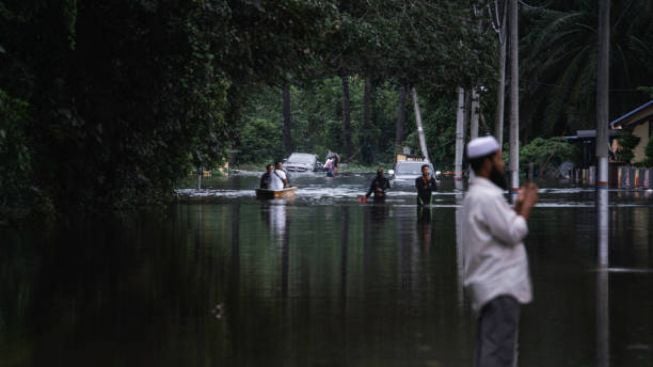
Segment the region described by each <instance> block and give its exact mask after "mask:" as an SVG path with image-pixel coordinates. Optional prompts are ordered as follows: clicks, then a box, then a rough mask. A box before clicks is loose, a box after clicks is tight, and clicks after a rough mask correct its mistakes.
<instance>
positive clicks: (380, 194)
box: [365, 167, 390, 202]
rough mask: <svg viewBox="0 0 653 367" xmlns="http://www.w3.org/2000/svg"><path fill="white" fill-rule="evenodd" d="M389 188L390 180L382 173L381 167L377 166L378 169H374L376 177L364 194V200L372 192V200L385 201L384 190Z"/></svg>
mask: <svg viewBox="0 0 653 367" xmlns="http://www.w3.org/2000/svg"><path fill="white" fill-rule="evenodd" d="M389 188H390V181H389V180H388V179H387V178H385V176H384V175H383V168H381V167H379V169H377V170H376V177H374V180H372V184H371V185H370V189H369V190H367V194H365V201H367V198H369V197H370V195H372V194H374V202H383V201H385V190H387V189H389Z"/></svg>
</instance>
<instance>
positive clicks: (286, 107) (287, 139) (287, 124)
mask: <svg viewBox="0 0 653 367" xmlns="http://www.w3.org/2000/svg"><path fill="white" fill-rule="evenodd" d="M282 99H283V102H282V105H283V146H284V149H285V151H286V154H290V153H292V151H293V145H292V135H291V132H292V115H291V112H290V86H289V85H288V84H287V83H286V84H284V85H283V89H282Z"/></svg>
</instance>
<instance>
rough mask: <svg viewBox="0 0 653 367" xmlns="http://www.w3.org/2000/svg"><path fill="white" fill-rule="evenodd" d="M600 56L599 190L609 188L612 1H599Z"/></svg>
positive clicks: (597, 181) (597, 77) (597, 86)
mask: <svg viewBox="0 0 653 367" xmlns="http://www.w3.org/2000/svg"><path fill="white" fill-rule="evenodd" d="M598 38H599V55H598V68H597V75H596V158H597V163H598V167H597V168H598V177H597V180H596V186H597V187H598V188H607V187H608V140H609V137H608V118H609V116H608V114H609V104H610V96H609V94H608V91H609V87H610V66H609V65H610V1H609V0H599V34H598Z"/></svg>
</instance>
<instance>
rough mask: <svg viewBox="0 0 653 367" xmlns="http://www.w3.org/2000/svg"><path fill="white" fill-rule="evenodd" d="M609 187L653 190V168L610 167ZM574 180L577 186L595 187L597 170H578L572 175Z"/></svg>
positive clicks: (592, 167) (590, 168) (591, 168)
mask: <svg viewBox="0 0 653 367" xmlns="http://www.w3.org/2000/svg"><path fill="white" fill-rule="evenodd" d="M609 170H610V173H609V177H610V182H609V187H610V188H611V189H621V190H648V189H653V168H639V167H633V166H617V165H612V164H611V165H610V166H609ZM571 178H572V180H573V182H574V183H575V184H577V185H589V186H593V185H594V184H595V183H596V168H595V167H594V166H591V167H589V168H576V169H574V170H573V173H572V177H571Z"/></svg>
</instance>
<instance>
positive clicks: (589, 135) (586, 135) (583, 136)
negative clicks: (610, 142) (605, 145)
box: [563, 129, 618, 141]
mask: <svg viewBox="0 0 653 367" xmlns="http://www.w3.org/2000/svg"><path fill="white" fill-rule="evenodd" d="M617 133H618V132H617V131H609V132H608V137H610V138H611V137H613V136H616V135H617ZM563 138H564V139H566V140H568V141H575V140H594V139H596V129H592V130H576V135H568V136H565V137H563Z"/></svg>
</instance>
